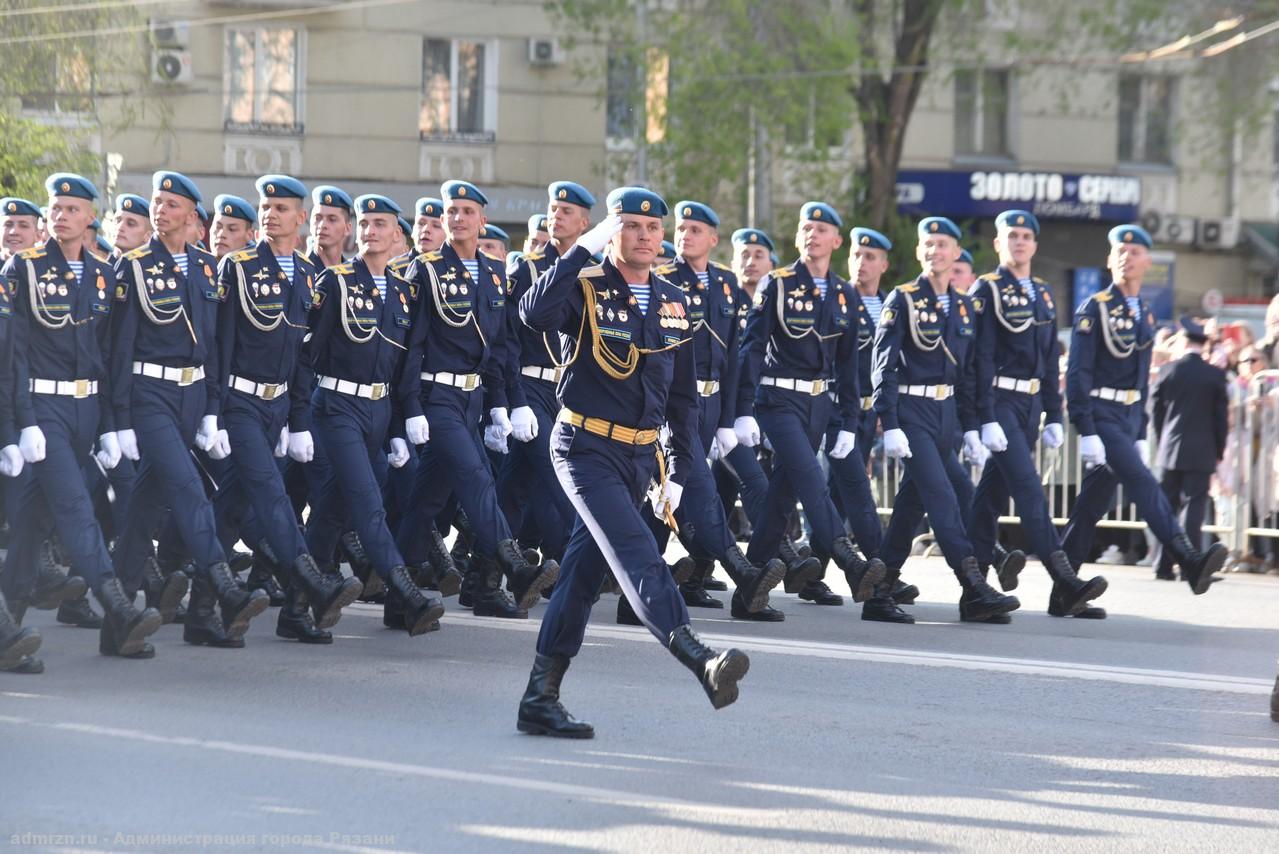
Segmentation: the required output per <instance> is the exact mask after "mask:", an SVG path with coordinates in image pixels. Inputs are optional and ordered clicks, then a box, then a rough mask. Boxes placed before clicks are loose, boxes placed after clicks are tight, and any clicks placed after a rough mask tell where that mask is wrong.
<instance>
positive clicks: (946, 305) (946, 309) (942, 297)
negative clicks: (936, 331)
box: [937, 294, 950, 314]
mask: <svg viewBox="0 0 1279 854" xmlns="http://www.w3.org/2000/svg"><path fill="white" fill-rule="evenodd" d="M937 301H938V302H939V303H941V313H942V314H950V294H938V295H937Z"/></svg>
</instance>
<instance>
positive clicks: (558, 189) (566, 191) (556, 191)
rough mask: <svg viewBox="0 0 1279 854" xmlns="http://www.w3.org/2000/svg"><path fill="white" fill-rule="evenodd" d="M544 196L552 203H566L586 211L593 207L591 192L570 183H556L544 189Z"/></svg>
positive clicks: (579, 185) (593, 201)
mask: <svg viewBox="0 0 1279 854" xmlns="http://www.w3.org/2000/svg"><path fill="white" fill-rule="evenodd" d="M546 196H547V198H548V199H550V200H551V201H552V202H568V203H569V204H570V205H578V206H580V207H584V208H587V209H588V210H589V209H590V208H593V207H595V197H594V196H592V195H591V191H590V190H588V189H586V188H585V187H583V186H582V185H581V184H575V183H573V182H572V181H556V182H555V183H554V184H552V185H551V186H549V187H547V188H546Z"/></svg>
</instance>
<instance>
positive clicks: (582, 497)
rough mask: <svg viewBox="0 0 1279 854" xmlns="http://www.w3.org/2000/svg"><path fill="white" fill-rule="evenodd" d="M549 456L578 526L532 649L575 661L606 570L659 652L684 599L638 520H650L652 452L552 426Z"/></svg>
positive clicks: (680, 618)
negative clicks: (658, 645) (648, 495)
mask: <svg viewBox="0 0 1279 854" xmlns="http://www.w3.org/2000/svg"><path fill="white" fill-rule="evenodd" d="M551 453H552V454H553V459H554V460H555V473H556V474H557V475H558V476H559V479H560V483H561V484H562V485H563V487H564V492H565V494H566V495H568V497H569V500H570V501H572V502H573V507H574V508H575V509H576V510H577V514H578V520H577V524H576V525H575V526H574V528H573V533H572V535H571V536H570V537H569V541H568V549H567V550H566V551H565V553H564V563H563V565H562V566H561V567H560V578H559V581H558V582H556V584H555V592H554V593H553V594H551V601H550V603H549V604H548V605H547V608H546V614H545V616H544V617H543V618H542V630H541V632H540V633H539V634H538V636H537V651H538V652H539V653H541V654H542V655H566V656H569V657H572V656H574V655H577V651H578V650H579V649H581V647H582V636H583V634H584V633H585V632H586V622H587V620H588V619H590V616H591V606H592V605H593V604H594V603H595V599H596V597H597V596H598V595H599V591H600V585H602V584H603V582H604V577H605V576H604V574H605V573H606V572H608V571H609V570H610V569H611V570H612V572H613V575H614V577H616V578H617V581H618V583H619V584H620V585H621V587H622V595H624V596H625V597H626V599H627V601H629V602H630V604H631V607H632V608H633V609H634V610H635V614H636V616H638V617H639V619H640V621H641V622H642V623H643V624H644V625H645V626H647V627H648V630H649V631H650V632H652V633H653V635H654V637H656V638H657V639H658V640H659V641H661V643H662V645H663V646H666V644H667V643H669V641H670V636H671V632H673V631H675V629H677V628H679V627H680V626H682V625H685V624H686V623H688V621H689V619H688V609H687V608H686V607H684V599H683V597H681V596H680V593H679V589H678V588H677V587H676V586H675V581H674V579H672V578H671V573H670V570H669V569H667V567H666V561H665V560H664V559H663V558H662V555H661V552H659V551H658V550H657V541H656V540H654V539H653V534H652V532H651V531H650V530H649V527H648V523H647V522H646V521H645V520H644V519H643V518H642V515H643V514H645V513H648V514H650V515H651V514H652V510H651V508H649V507H648V505H647V504H646V503H645V492H646V491H647V489H648V484H649V481H650V480H651V479H652V478H653V474H654V470H655V468H656V467H657V458H656V456H655V454H654V447H653V446H652V445H623V444H622V443H620V442H615V441H613V440H612V439H605V438H603V437H602V436H595V435H592V434H590V433H587V432H586V431H584V430H578V429H577V428H575V427H571V426H569V425H567V424H556V425H555V429H554V431H553V433H552V435H551ZM682 501H683V499H681V503H682Z"/></svg>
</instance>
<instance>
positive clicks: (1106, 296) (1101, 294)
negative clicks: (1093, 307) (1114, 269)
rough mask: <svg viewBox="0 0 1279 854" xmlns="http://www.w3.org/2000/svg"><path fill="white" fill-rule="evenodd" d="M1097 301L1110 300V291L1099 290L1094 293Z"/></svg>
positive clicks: (1093, 296)
mask: <svg viewBox="0 0 1279 854" xmlns="http://www.w3.org/2000/svg"><path fill="white" fill-rule="evenodd" d="M1092 298H1093V299H1095V300H1096V301H1097V302H1110V291H1098V292H1097V293H1095V294H1093V295H1092Z"/></svg>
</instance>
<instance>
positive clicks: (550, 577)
mask: <svg viewBox="0 0 1279 854" xmlns="http://www.w3.org/2000/svg"><path fill="white" fill-rule="evenodd" d="M497 562H498V565H499V566H500V567H501V571H502V572H504V573H505V574H506V576H507V577H508V578H509V579H510V584H509V588H510V591H511V595H512V596H513V597H514V598H515V604H516V606H517V607H519V608H521V609H528V608H532V607H533V606H534V605H536V604H537V603H538V602H540V601H541V599H542V591H543V590H544V589H545V588H547V587H550V586H551V585H552V584H554V583H555V581H556V579H558V578H559V577H560V565H559V564H558V563H556V562H555V561H553V560H548V561H545V562H544V563H542V564H541V565H540V566H535V565H533V564H531V563H529V562H528V561H527V560H525V559H524V553H523V552H522V551H520V544H519V543H517V542H516V541H515V540H502V542H500V543H498V544H497Z"/></svg>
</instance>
